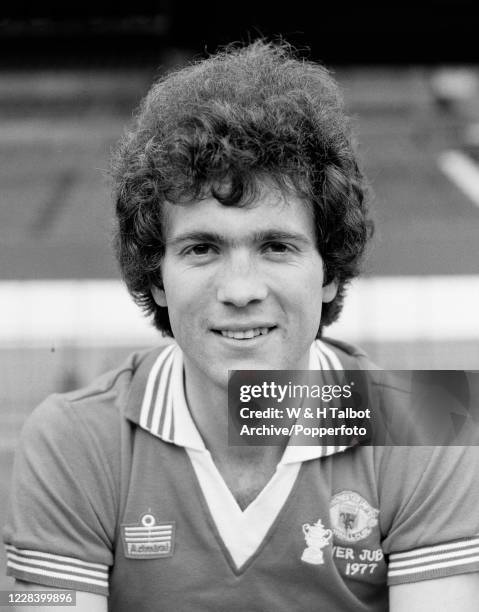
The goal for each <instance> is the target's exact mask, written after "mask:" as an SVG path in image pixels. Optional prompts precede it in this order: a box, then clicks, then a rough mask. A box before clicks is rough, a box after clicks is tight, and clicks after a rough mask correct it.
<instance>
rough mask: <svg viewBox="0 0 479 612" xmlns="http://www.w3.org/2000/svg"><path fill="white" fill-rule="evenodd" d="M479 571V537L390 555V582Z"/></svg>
mask: <svg viewBox="0 0 479 612" xmlns="http://www.w3.org/2000/svg"><path fill="white" fill-rule="evenodd" d="M477 571H479V536H473V537H471V538H465V539H462V540H457V541H455V542H448V543H446V544H437V545H435V546H426V547H424V548H416V549H415V550H411V551H408V552H398V553H391V554H390V555H389V566H388V585H389V586H393V585H395V584H404V583H407V582H417V581H419V580H430V579H432V578H443V577H446V576H454V575H457V574H467V573H469V572H477Z"/></svg>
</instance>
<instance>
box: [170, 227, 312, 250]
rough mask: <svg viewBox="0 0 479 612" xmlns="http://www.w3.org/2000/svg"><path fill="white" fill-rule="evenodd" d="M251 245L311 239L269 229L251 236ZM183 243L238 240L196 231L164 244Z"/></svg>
mask: <svg viewBox="0 0 479 612" xmlns="http://www.w3.org/2000/svg"><path fill="white" fill-rule="evenodd" d="M249 241H251V242H253V243H261V242H274V241H292V242H299V243H302V244H312V240H311V238H309V237H308V236H307V235H306V234H303V233H301V232H292V231H285V230H280V229H269V230H260V231H256V232H254V233H253V234H252V236H251V239H250V240H249ZM185 242H209V243H214V244H219V245H224V244H233V245H236V244H238V242H239V241H238V240H236V239H233V240H231V239H229V238H228V237H227V236H225V235H223V234H220V233H219V232H209V231H198V230H193V231H191V232H185V233H183V234H179V235H178V236H175V237H174V238H172V239H171V240H167V241H166V244H167V245H169V246H180V245H181V244H183V243H185Z"/></svg>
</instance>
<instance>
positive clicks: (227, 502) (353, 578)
mask: <svg viewBox="0 0 479 612" xmlns="http://www.w3.org/2000/svg"><path fill="white" fill-rule="evenodd" d="M371 367H372V366H371V364H370V362H369V361H368V360H367V358H366V357H365V356H364V354H363V353H361V352H360V351H359V350H358V349H355V348H354V347H351V346H349V345H346V344H343V343H338V342H333V341H330V340H328V341H316V342H315V343H314V344H313V345H312V347H311V351H310V368H311V369H325V370H326V369H328V370H340V369H343V368H346V369H359V368H371ZM21 438H22V439H21V444H20V448H19V450H18V453H17V456H16V460H15V467H14V476H13V488H12V494H11V504H10V514H9V519H8V522H7V525H6V527H5V530H4V541H5V543H6V549H7V559H8V561H7V564H8V566H7V573H8V574H9V575H11V576H15V577H16V578H18V579H20V580H25V581H29V582H33V583H38V584H42V585H47V586H55V587H63V588H69V589H78V590H85V591H90V592H93V593H100V594H103V595H108V597H109V600H108V601H109V609H111V610H115V612H123V611H126V610H132V609H134V610H135V611H138V612H139V611H141V610H151V609H152V608H153V606H158V607H159V608H161V610H162V611H164V612H169V611H178V610H181V611H182V612H188V611H195V612H203V611H204V612H206V611H208V612H211V611H212V610H224V609H228V610H231V611H233V612H235V611H238V612H239V611H244V610H248V611H251V612H254V611H258V612H260V611H261V612H264V611H265V610H275V612H283V611H284V612H286V611H288V612H290V611H291V610H307V611H309V610H313V609H315V610H316V609H324V610H328V612H336V611H337V612H339V611H341V612H347V611H349V610H350V611H355V612H361V611H364V612H366V611H367V612H379V611H384V610H387V607H388V603H387V602H388V585H396V584H401V583H407V582H413V581H418V580H427V579H430V578H437V577H442V576H450V575H454V574H461V573H467V572H475V571H478V570H479V536H478V535H477V534H479V512H478V510H477V508H478V500H479V479H478V478H477V474H478V473H479V457H478V451H477V447H431V446H429V447H418V446H416V447H399V446H391V447H372V446H369V447H368V446H353V447H345V446H342V447H338V446H321V445H319V444H317V445H311V446H293V445H291V444H289V445H288V446H287V447H286V449H285V451H284V453H283V456H282V458H281V460H280V462H279V464H278V466H277V469H276V471H275V473H274V475H273V476H272V478H271V479H270V481H269V482H268V484H267V485H266V486H265V488H264V489H263V490H262V491H261V492H260V493H259V495H258V496H257V497H256V498H255V499H254V500H253V502H252V503H251V504H250V505H249V506H247V507H246V508H245V509H244V510H241V509H240V507H239V506H238V504H237V502H236V500H235V498H234V497H233V495H232V494H231V492H230V491H229V489H228V487H227V486H226V484H225V482H224V480H223V478H222V476H221V474H220V473H219V471H218V470H217V468H216V466H215V464H214V462H213V460H212V457H211V454H210V453H209V451H208V450H207V448H206V447H205V445H204V443H203V440H202V438H201V436H200V434H199V432H198V430H197V429H196V427H195V425H194V422H193V420H192V418H191V415H190V413H189V410H188V406H187V403H186V400H185V394H184V387H183V356H182V353H181V350H180V349H179V348H178V346H177V345H176V344H171V345H169V346H168V347H166V348H162V349H156V350H153V351H149V352H143V353H135V354H133V355H132V356H131V357H130V358H129V359H128V360H127V361H126V363H125V364H124V365H123V366H122V367H121V368H119V369H118V370H116V371H114V372H110V373H108V374H106V375H104V376H102V377H101V378H99V379H97V380H96V381H95V382H94V383H93V384H92V385H90V386H89V387H87V388H85V389H82V390H80V391H75V392H72V393H67V394H62V395H54V396H51V397H50V398H48V399H47V400H46V401H45V402H44V403H43V404H42V405H41V406H39V407H38V408H37V409H36V410H35V411H34V412H33V414H32V416H31V417H30V418H29V420H28V421H27V423H26V425H25V427H24V430H23V433H22V437H21Z"/></svg>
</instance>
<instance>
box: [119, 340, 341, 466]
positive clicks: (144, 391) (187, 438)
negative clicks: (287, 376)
mask: <svg viewBox="0 0 479 612" xmlns="http://www.w3.org/2000/svg"><path fill="white" fill-rule="evenodd" d="M309 369H310V370H343V369H344V368H343V366H342V364H341V362H340V360H339V358H338V356H337V355H336V353H335V352H334V351H333V350H332V349H331V348H330V347H329V346H327V345H326V344H325V343H324V342H323V341H321V340H316V341H315V342H313V344H312V345H311V348H310V358H309ZM139 398H142V399H141V404H140V403H139V401H138V400H139ZM125 414H126V417H127V418H128V419H129V420H131V421H133V422H134V423H136V424H138V425H139V426H140V427H141V428H142V429H144V430H146V431H148V432H150V433H151V434H152V435H154V436H156V437H158V438H160V439H161V440H163V441H164V442H169V443H171V444H176V445H177V446H182V447H184V448H186V449H191V450H197V451H207V449H206V447H205V444H204V442H203V439H202V438H201V435H200V433H199V431H198V429H197V428H196V425H195V424H194V421H193V419H192V417H191V414H190V411H189V409H188V405H187V402H186V398H185V389H184V382H183V353H182V351H181V349H180V348H179V346H178V345H177V344H176V343H172V344H170V345H168V346H167V347H166V348H164V349H162V350H161V352H160V353H159V354H158V351H154V352H153V353H152V354H150V355H149V356H148V357H147V358H146V359H145V361H144V362H143V363H142V364H140V366H139V368H138V371H137V373H136V374H135V377H134V379H133V383H132V387H131V390H130V394H129V400H128V404H127V408H126V413H125ZM346 448H348V447H347V446H321V445H320V444H319V441H318V443H317V444H316V445H311V446H296V445H292V444H288V446H287V447H286V449H285V451H284V453H283V456H282V458H281V461H280V464H286V463H297V462H302V461H308V460H310V459H317V458H319V457H326V456H328V455H332V454H335V453H338V452H342V451H344V450H345V449H346Z"/></svg>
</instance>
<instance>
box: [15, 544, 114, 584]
mask: <svg viewBox="0 0 479 612" xmlns="http://www.w3.org/2000/svg"><path fill="white" fill-rule="evenodd" d="M5 548H6V551H7V575H9V576H14V577H15V578H18V579H19V580H25V581H27V582H34V583H37V584H44V585H48V586H55V587H62V588H68V589H77V590H79V591H89V592H92V593H98V594H100V595H108V565H104V564H102V563H88V562H86V561H80V560H79V559H74V558H72V557H64V556H61V555H54V554H51V553H43V552H39V551H36V550H25V549H20V548H16V547H15V546H12V545H7V546H6V547H5Z"/></svg>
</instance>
